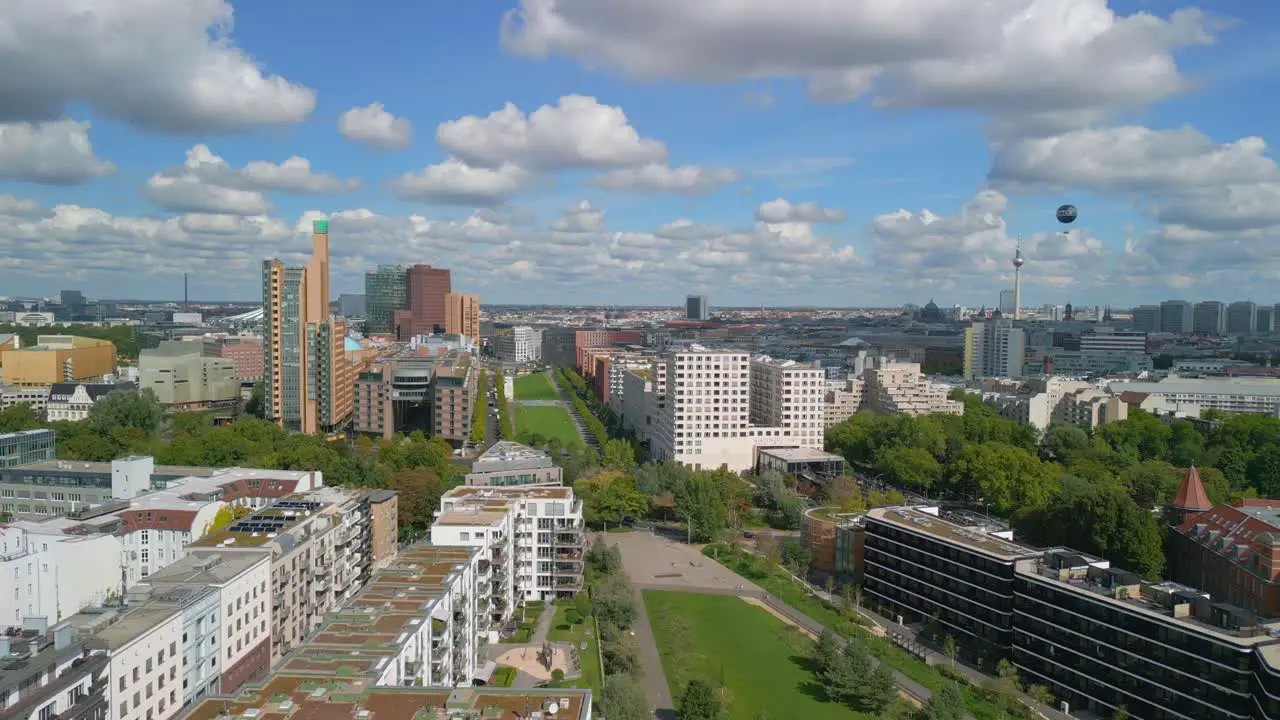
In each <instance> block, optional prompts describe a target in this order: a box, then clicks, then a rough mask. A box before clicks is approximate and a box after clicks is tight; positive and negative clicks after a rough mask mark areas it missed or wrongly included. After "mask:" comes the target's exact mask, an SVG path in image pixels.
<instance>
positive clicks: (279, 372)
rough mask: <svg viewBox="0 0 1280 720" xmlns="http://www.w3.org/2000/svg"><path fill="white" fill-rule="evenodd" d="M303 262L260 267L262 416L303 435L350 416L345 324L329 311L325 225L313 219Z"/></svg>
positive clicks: (350, 385) (329, 427)
mask: <svg viewBox="0 0 1280 720" xmlns="http://www.w3.org/2000/svg"><path fill="white" fill-rule="evenodd" d="M312 229H313V232H312V236H311V259H310V260H308V261H307V264H306V265H305V266H303V267H288V266H286V265H285V264H284V263H283V262H281V261H280V260H267V261H264V262H263V264H262V312H263V316H262V327H263V333H262V334H263V337H264V339H265V341H266V342H265V347H264V349H263V356H264V358H263V361H264V364H265V366H266V367H264V369H263V380H264V386H265V390H266V406H267V410H268V413H269V414H268V419H271V420H274V421H275V422H276V424H278V425H280V426H281V427H283V428H284V429H286V430H290V431H294V432H302V433H315V432H322V431H325V432H327V431H332V430H334V429H336V428H339V427H341V426H342V425H343V424H345V423H346V422H347V420H348V419H350V417H351V405H352V391H353V389H354V386H355V375H354V372H355V371H354V368H353V367H352V365H351V361H350V360H349V359H348V357H347V353H346V346H345V344H346V325H345V323H343V321H342V319H341V318H339V317H338V316H336V315H333V314H331V313H330V312H329V223H328V222H327V221H325V220H317V221H315V223H314V225H313V228H312Z"/></svg>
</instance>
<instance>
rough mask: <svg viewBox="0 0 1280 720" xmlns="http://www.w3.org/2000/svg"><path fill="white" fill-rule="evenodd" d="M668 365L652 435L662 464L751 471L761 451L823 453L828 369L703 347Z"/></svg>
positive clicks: (678, 354) (669, 358)
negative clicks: (818, 450)
mask: <svg viewBox="0 0 1280 720" xmlns="http://www.w3.org/2000/svg"><path fill="white" fill-rule="evenodd" d="M665 365H666V369H665V386H666V388H665V400H663V401H662V408H661V409H660V411H659V412H657V428H656V431H655V432H653V433H652V434H651V436H650V446H651V450H650V451H651V453H652V454H653V456H654V457H655V458H657V459H659V460H671V461H674V462H679V463H684V464H686V465H691V466H693V467H694V468H707V469H712V468H718V467H721V466H725V467H728V468H729V469H730V470H732V471H734V472H743V471H746V470H749V469H751V468H752V467H754V466H755V464H756V449H757V448H764V447H812V448H821V447H822V442H823V427H822V426H823V394H822V393H823V380H822V371H821V370H820V369H817V368H812V367H808V366H804V365H800V364H798V363H797V364H794V365H792V364H788V363H786V362H778V361H774V360H772V359H770V358H760V359H758V360H757V361H756V362H755V363H753V362H752V361H751V359H750V356H749V355H748V354H747V353H745V352H741V351H735V350H708V349H705V348H703V347H701V346H696V345H695V346H693V347H692V348H690V349H689V350H685V351H677V352H672V353H670V354H669V355H668V356H667V357H666V360H665ZM757 379H758V382H759V384H760V390H759V392H753V389H752V388H753V384H755V383H756V382H757ZM654 393H655V395H656V393H657V391H656V390H655V391H654ZM757 419H759V420H763V421H769V422H771V423H777V424H770V425H756V424H754V422H755V421H756V420H757Z"/></svg>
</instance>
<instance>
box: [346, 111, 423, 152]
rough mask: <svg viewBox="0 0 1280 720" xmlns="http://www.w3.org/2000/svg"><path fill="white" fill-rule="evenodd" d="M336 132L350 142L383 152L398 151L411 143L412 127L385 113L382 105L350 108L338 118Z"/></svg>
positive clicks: (402, 120) (401, 119) (403, 120)
mask: <svg viewBox="0 0 1280 720" xmlns="http://www.w3.org/2000/svg"><path fill="white" fill-rule="evenodd" d="M338 132H340V133H342V135H343V136H344V137H346V138H348V139H350V140H355V141H356V142H362V143H365V144H367V145H372V146H374V147H376V148H381V149H383V150H400V149H403V148H406V147H409V144H410V143H412V142H413V126H412V125H410V123H409V121H408V120H406V119H405V118H399V117H396V116H395V115H392V114H391V113H389V112H387V111H386V109H385V108H384V107H383V106H382V103H373V104H371V105H369V106H367V107H357V108H351V109H350V110H348V111H346V112H344V113H342V117H340V118H338Z"/></svg>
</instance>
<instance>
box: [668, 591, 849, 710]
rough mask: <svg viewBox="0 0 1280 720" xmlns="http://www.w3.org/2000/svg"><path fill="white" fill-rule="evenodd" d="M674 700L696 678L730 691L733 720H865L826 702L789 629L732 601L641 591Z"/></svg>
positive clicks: (802, 644)
mask: <svg viewBox="0 0 1280 720" xmlns="http://www.w3.org/2000/svg"><path fill="white" fill-rule="evenodd" d="M643 594H644V606H645V611H646V612H648V613H649V621H650V623H652V624H653V634H654V637H655V639H656V640H657V643H658V651H659V653H661V655H662V670H663V673H664V674H665V675H666V676H667V685H668V686H669V687H670V688H671V695H672V696H673V697H674V698H676V699H677V701H678V700H679V697H680V692H681V691H682V690H683V689H684V686H685V685H686V684H687V683H688V682H689V680H691V679H693V678H695V677H701V678H703V679H705V680H707V681H708V682H710V683H712V684H713V685H716V684H722V685H723V686H724V687H726V688H727V689H728V690H729V693H730V694H731V697H732V704H731V705H730V708H729V714H728V717H729V718H731V720H758V719H759V718H777V719H779V720H781V718H811V719H812V720H826V719H827V718H830V719H831V720H857V719H859V718H870V717H871V716H869V715H866V714H865V713H860V712H855V711H853V710H850V709H849V708H848V707H847V706H844V705H841V704H839V703H834V702H825V701H823V700H821V699H819V698H821V696H822V692H821V688H820V686H819V684H818V682H817V681H816V679H815V678H814V676H813V673H812V672H810V671H809V670H808V668H807V664H808V663H807V656H808V654H809V650H810V648H811V646H812V645H813V643H812V641H810V640H809V639H808V638H807V637H805V636H804V635H803V634H801V633H800V632H799V631H798V630H796V629H795V628H794V627H791V626H789V625H787V624H786V623H784V622H782V621H781V620H779V619H777V618H776V617H774V616H773V615H770V614H769V613H767V612H765V611H764V610H761V609H760V608H757V607H753V606H751V605H748V604H747V603H745V602H743V601H742V600H741V599H740V598H737V597H734V596H731V595H698V594H692V593H680V592H666V591H659V590H645V591H644V593H643Z"/></svg>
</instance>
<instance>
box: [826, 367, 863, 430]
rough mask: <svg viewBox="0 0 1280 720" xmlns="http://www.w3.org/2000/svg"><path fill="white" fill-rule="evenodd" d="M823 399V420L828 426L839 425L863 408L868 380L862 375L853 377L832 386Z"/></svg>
mask: <svg viewBox="0 0 1280 720" xmlns="http://www.w3.org/2000/svg"><path fill="white" fill-rule="evenodd" d="M827 387H828V389H827V391H826V395H825V396H824V398H823V400H824V402H823V407H822V420H823V424H824V425H826V426H827V427H831V426H832V425H839V424H840V423H842V422H844V421H845V420H848V419H849V418H851V417H853V416H854V415H856V414H857V413H858V411H859V410H861V409H862V394H863V391H864V390H865V389H866V381H865V380H863V379H862V378H861V377H851V378H849V379H847V380H844V381H842V382H840V383H837V386H836V387H830V383H828V385H827Z"/></svg>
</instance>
